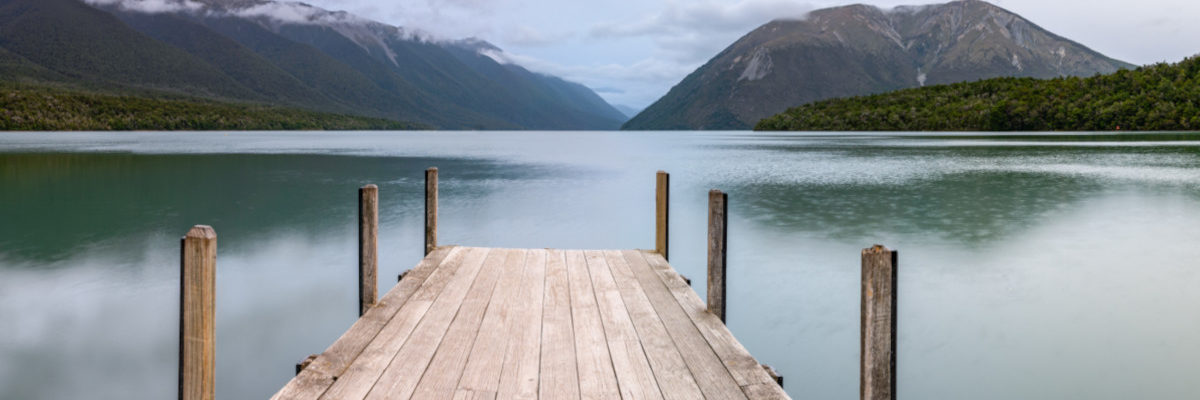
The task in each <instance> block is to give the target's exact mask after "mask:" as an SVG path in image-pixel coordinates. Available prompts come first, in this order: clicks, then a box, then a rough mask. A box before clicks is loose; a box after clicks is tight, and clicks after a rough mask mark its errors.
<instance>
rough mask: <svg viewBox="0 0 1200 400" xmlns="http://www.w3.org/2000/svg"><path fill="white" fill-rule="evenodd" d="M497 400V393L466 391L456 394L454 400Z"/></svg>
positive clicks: (459, 391)
mask: <svg viewBox="0 0 1200 400" xmlns="http://www.w3.org/2000/svg"><path fill="white" fill-rule="evenodd" d="M495 398H496V392H480V391H477V390H466V389H460V390H458V391H455V392H454V400H494V399H495Z"/></svg>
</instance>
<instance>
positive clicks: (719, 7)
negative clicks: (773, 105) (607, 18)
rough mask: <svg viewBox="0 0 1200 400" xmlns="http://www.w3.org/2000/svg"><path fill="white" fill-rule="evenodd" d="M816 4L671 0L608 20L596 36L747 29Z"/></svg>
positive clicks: (797, 14) (594, 29) (782, 0)
mask: <svg viewBox="0 0 1200 400" xmlns="http://www.w3.org/2000/svg"><path fill="white" fill-rule="evenodd" d="M812 10H813V7H812V5H810V4H808V3H801V2H797V1H791V0H741V1H738V2H736V3H727V2H719V1H713V0H705V1H699V2H680V1H677V0H672V1H668V2H667V3H666V4H665V7H664V9H663V10H662V11H661V12H659V13H658V14H655V15H651V16H649V17H647V18H643V19H641V20H637V21H634V22H632V23H629V22H607V23H601V24H597V25H595V26H593V27H592V29H591V35H592V36H593V37H611V36H661V35H674V34H680V33H697V32H730V31H736V32H741V33H745V32H746V31H748V29H747V27H749V28H750V29H752V28H753V27H756V26H759V25H762V24H764V23H767V22H770V21H771V20H774V19H779V18H803V17H804V16H805V15H806V14H808V12H809V11H812Z"/></svg>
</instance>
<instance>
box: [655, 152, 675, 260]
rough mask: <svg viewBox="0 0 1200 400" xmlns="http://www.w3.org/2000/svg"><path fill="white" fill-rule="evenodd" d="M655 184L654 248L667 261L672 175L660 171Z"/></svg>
mask: <svg viewBox="0 0 1200 400" xmlns="http://www.w3.org/2000/svg"><path fill="white" fill-rule="evenodd" d="M655 183H656V185H655V187H656V190H655V191H654V192H655V196H654V201H655V207H654V212H655V218H654V248H655V250H657V251H658V254H662V256H663V259H664V260H666V259H669V258H668V257H667V228H668V222H670V216H671V214H670V209H669V208H668V207H669V204H670V199H671V175H670V174H667V172H666V171H658V178H657V179H656V182H655Z"/></svg>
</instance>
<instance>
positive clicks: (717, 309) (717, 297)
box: [708, 189, 729, 322]
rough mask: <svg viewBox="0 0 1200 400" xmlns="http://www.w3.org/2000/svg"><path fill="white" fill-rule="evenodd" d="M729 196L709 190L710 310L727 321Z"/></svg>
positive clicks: (723, 320)
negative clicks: (726, 246)
mask: <svg viewBox="0 0 1200 400" xmlns="http://www.w3.org/2000/svg"><path fill="white" fill-rule="evenodd" d="M728 200H729V197H728V195H726V194H725V193H722V192H721V191H720V190H716V189H713V190H712V191H710V192H708V311H710V312H712V313H713V314H716V316H717V318H720V319H721V322H725V239H726V224H727V223H728V222H729V215H728V214H729V213H728V211H729V209H728V204H727V203H728Z"/></svg>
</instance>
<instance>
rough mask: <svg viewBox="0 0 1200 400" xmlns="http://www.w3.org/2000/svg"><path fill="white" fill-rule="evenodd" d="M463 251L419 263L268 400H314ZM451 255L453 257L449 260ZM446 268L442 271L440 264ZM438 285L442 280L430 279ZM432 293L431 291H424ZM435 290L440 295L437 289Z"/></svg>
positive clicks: (446, 272)
mask: <svg viewBox="0 0 1200 400" xmlns="http://www.w3.org/2000/svg"><path fill="white" fill-rule="evenodd" d="M463 251H464V250H463V248H460V247H442V248H439V249H438V250H437V251H435V252H433V253H431V254H430V255H429V256H428V257H425V259H423V260H421V262H420V263H418V264H417V266H416V267H414V268H413V269H412V270H410V271H409V272H408V274H406V275H405V279H403V280H402V281H401V282H400V283H399V284H397V285H396V286H395V287H393V288H392V290H390V291H388V293H387V294H386V295H384V296H383V298H382V299H380V300H379V302H378V304H376V306H375V307H372V308H371V309H370V310H368V311H367V313H366V314H364V315H363V316H362V317H361V318H359V319H358V320H357V321H355V322H354V325H352V326H351V327H350V329H349V330H347V331H346V333H343V334H342V336H341V337H340V338H338V340H337V341H335V342H333V344H332V345H330V346H329V348H327V349H325V352H324V353H321V354H320V355H319V356H318V357H317V358H316V359H315V360H313V362H312V363H310V365H309V366H307V367H305V368H304V370H302V371H301V372H300V373H299V374H298V375H296V377H295V378H293V379H292V380H291V382H288V384H287V385H286V386H284V387H283V389H280V391H279V392H277V393H276V394H275V396H273V397H272V399H316V398H318V397H320V396H321V395H322V394H323V393H324V392H325V390H326V389H328V388H329V386H330V385H332V384H333V381H334V377H336V376H339V375H341V374H342V372H343V371H345V370H346V368H347V367H349V366H350V363H351V361H353V360H354V359H355V358H357V357H358V356H359V354H361V353H362V352H363V349H364V348H366V347H367V344H369V343H371V341H372V340H374V339H375V337H376V336H377V335H378V334H379V333H380V331H381V330H382V329H383V328H384V325H386V324H387V323H388V321H390V320H391V319H392V317H393V316H395V315H396V313H397V312H398V311H399V310H400V309H401V307H402V306H403V305H404V304H405V303H406V302H407V301H408V300H409V299H410V298H411V297H412V295H413V294H414V293H415V292H417V291H418V289H419V288H421V287H422V285H423V284H425V283H426V280H427V278H429V277H430V276H431V274H434V273H435V271H438V272H436V273H437V274H439V275H441V276H444V277H447V279H448V277H449V276H452V275H453V274H454V271H455V269H456V268H457V266H458V265H460V264H461V259H462V255H463V254H462V252H463ZM451 253H454V256H453V259H451V257H450V256H451ZM443 260H445V261H446V262H447V265H446V266H445V268H442V261H443ZM434 281H435V282H436V281H441V282H443V283H444V281H445V280H444V279H441V280H439V279H434ZM426 290H432V289H426ZM436 290H438V291H440V290H441V288H437V289H436Z"/></svg>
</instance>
